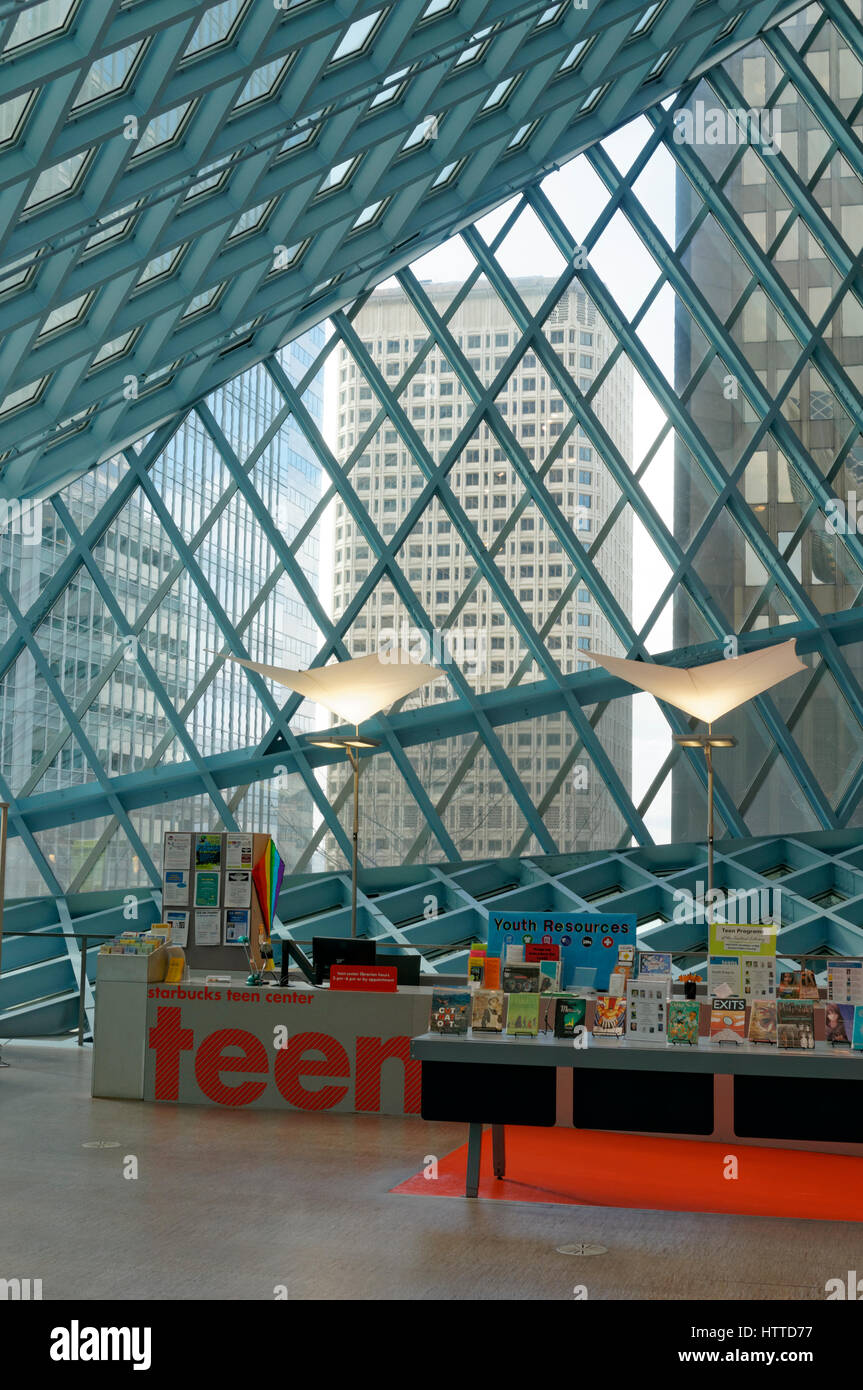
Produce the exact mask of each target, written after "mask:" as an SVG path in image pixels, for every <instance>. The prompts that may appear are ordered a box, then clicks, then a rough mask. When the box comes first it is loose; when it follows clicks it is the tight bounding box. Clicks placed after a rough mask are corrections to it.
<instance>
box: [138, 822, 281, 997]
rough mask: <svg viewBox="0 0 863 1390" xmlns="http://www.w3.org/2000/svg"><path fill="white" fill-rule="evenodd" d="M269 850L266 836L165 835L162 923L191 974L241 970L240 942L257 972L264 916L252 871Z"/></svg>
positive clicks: (191, 832) (243, 961)
mask: <svg viewBox="0 0 863 1390" xmlns="http://www.w3.org/2000/svg"><path fill="white" fill-rule="evenodd" d="M269 845H270V836H269V835H266V834H262V833H259V832H257V831H251V830H249V831H244V830H240V831H218V830H217V831H204V830H201V831H198V830H168V831H166V832H165V835H164V837H163V840H162V921H164V922H170V923H171V925H172V927H173V932H172V936H171V940H172V942H174V943H175V944H177V945H181V946H183V948H184V950H185V953H186V960H187V962H188V964H189V967H190V968H191V969H192V970H213V971H224V970H245V968H246V952H245V949H244V947H243V945H242V944H241V943H240V941H239V939H238V938H240V937H242V936H248V938H249V950H250V951H251V954H252V959H253V960H254V962H255V965H256V966H257V967H260V964H261V958H260V953H259V950H258V938H259V936H260V935H261V932H262V929H263V926H264V916H263V913H262V911H261V905H260V902H259V901H258V894H257V891H256V889H255V884H254V880H253V877H252V871H253V869H254V867H255V865H256V864H257V863H258V862H259V860H260V859H261V858H262V857H263V856H264V855H265V854H266V852H267V850H268V848H269Z"/></svg>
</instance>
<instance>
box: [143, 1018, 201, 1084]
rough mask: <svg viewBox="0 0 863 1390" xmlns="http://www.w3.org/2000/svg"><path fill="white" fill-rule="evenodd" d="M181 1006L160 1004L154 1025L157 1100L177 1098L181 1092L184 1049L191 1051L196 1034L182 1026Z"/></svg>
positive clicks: (151, 1032)
mask: <svg viewBox="0 0 863 1390" xmlns="http://www.w3.org/2000/svg"><path fill="white" fill-rule="evenodd" d="M181 1016H182V1015H181V1010H180V1009H179V1008H165V1007H164V1006H163V1005H161V1004H160V1005H159V1007H158V1009H157V1010H156V1026H155V1028H151V1029H150V1046H151V1047H152V1049H153V1051H154V1052H155V1054H156V1077H155V1085H154V1090H153V1094H154V1096H155V1099H156V1100H176V1099H177V1096H178V1095H179V1093H180V1053H181V1052H191V1050H192V1044H193V1042H194V1040H195V1035H194V1033H193V1032H192V1030H191V1028H182V1027H181V1026H180V1020H181Z"/></svg>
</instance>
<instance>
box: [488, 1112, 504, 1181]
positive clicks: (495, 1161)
mask: <svg viewBox="0 0 863 1390" xmlns="http://www.w3.org/2000/svg"><path fill="white" fill-rule="evenodd" d="M491 1157H492V1165H493V1167H494V1175H495V1177H496V1178H502V1177H503V1176H504V1175H505V1173H506V1131H505V1129H504V1127H503V1125H492V1127H491Z"/></svg>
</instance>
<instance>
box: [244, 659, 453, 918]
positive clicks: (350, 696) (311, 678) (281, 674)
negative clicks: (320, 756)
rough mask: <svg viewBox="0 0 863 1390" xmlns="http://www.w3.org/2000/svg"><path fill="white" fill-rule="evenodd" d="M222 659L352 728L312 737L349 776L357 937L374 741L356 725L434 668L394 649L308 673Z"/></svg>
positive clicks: (430, 675)
mask: <svg viewBox="0 0 863 1390" xmlns="http://www.w3.org/2000/svg"><path fill="white" fill-rule="evenodd" d="M226 655H227V656H228V660H229V661H236V662H237V663H238V664H239V665H240V666H245V667H246V669H247V670H249V671H257V673H258V675H259V676H266V677H267V679H268V680H271V681H275V682H276V684H277V685H284V686H286V687H287V688H288V690H294V691H296V693H297V694H298V695H304V696H305V698H306V699H307V700H314V701H315V703H316V704H319V705H323V706H324V708H325V709H328V710H329V711H330V713H331V714H334V715H336V717H337V718H339V719H344V720H345V722H346V723H348V724H353V726H354V728H355V730H356V733H355V734H349V735H337V734H328V735H321V736H320V737H318V738H312V739H310V740H309V742H310V743H313V744H315V745H316V746H317V747H318V748H340V749H343V750H344V752H345V754H346V756H347V758H348V761H349V762H350V764H351V767H352V769H353V774H354V831H353V854H352V862H351V936H356V934H357V872H358V864H359V834H360V752H361V750H362V749H363V748H377V747H379V742H380V741H379V740H378V739H374V738H367V737H365V735H363V734H361V733H360V725H361V724H362V723H363V721H364V720H365V719H370V718H371V717H372V715H373V714H380V712H381V710H385V709H387V708H388V706H389V705H391V704H392V703H393V702H394V701H395V700H401V699H403V698H404V697H405V696H406V695H411V694H413V692H414V691H415V690H419V688H420V686H423V685H426V684H428V682H429V681H432V680H434V679H435V677H436V676H437V675H439V674H440V673H439V671H438V668H437V667H436V666H428V665H425V664H423V663H422V662H418V661H414V660H413V658H412V656H411V655H410V654H409V653H408V652H406V651H402V650H400V649H399V648H394V649H387V651H386V654H383V653H379V652H372V653H371V655H370V656H356V657H353V658H352V659H350V660H348V661H339V662H335V663H333V664H332V665H330V666H313V667H312V668H311V669H310V670H308V671H291V670H289V669H288V668H287V667H284V666H267V665H265V664H264V663H263V662H260V661H248V660H246V658H244V657H240V656H230V655H228V654H227V653H226Z"/></svg>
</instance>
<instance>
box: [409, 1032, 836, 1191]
mask: <svg viewBox="0 0 863 1390" xmlns="http://www.w3.org/2000/svg"><path fill="white" fill-rule="evenodd" d="M411 1057H413V1058H414V1059H415V1060H416V1061H418V1062H420V1063H421V1066H422V1079H421V1092H422V1100H421V1114H422V1117H423V1119H426V1120H447V1121H461V1122H463V1123H466V1124H468V1125H469V1132H468V1179H467V1189H466V1190H467V1195H468V1196H473V1197H475V1196H476V1191H477V1182H478V1177H479V1154H480V1145H481V1141H482V1128H483V1125H484V1124H490V1125H491V1126H492V1136H493V1153H494V1171H495V1175H496V1176H497V1177H502V1176H503V1174H504V1167H505V1153H504V1136H503V1126H505V1125H507V1124H521V1125H540V1126H543V1125H546V1126H547V1125H554V1124H563V1125H570V1126H573V1127H575V1128H576V1129H599V1130H616V1131H622V1132H626V1133H630V1134H653V1135H657V1136H662V1137H665V1138H684V1139H701V1140H705V1139H706V1140H713V1141H715V1142H727V1143H734V1144H737V1145H739V1144H758V1145H764V1146H767V1147H773V1148H790V1149H812V1150H816V1151H823V1152H828V1153H844V1154H854V1155H857V1156H861V1155H863V1105H861V1100H863V1053H861V1052H852V1051H851V1050H850V1049H848V1048H844V1049H840V1048H833V1047H831V1046H830V1044H828V1043H824V1042H820V1043H816V1044H815V1047H814V1049H813V1050H811V1051H805V1052H804V1051H796V1050H791V1049H783V1048H777V1047H775V1046H769V1045H766V1044H759V1043H738V1044H727V1043H726V1044H723V1043H710V1042H708V1041H707V1040H705V1039H702V1040H701V1041H700V1042H699V1044H698V1045H697V1046H692V1047H688V1046H685V1045H678V1046H672V1045H669V1044H656V1045H650V1044H645V1043H636V1042H633V1041H632V1040H630V1039H628V1038H621V1039H619V1040H616V1041H613V1040H610V1039H609V1040H603V1041H594V1040H593V1039H591V1040H590V1042H589V1045H588V1046H587V1047H575V1046H573V1043H572V1041H568V1040H567V1039H565V1038H555V1037H553V1036H551V1035H545V1036H539V1037H535V1038H518V1037H515V1038H512V1037H507V1036H505V1035H500V1034H486V1035H483V1036H480V1037H474V1036H471V1037H461V1036H458V1037H446V1036H442V1035H441V1034H439V1033H424V1034H423V1035H422V1036H420V1037H416V1038H414V1039H413V1041H412V1043H411Z"/></svg>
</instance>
